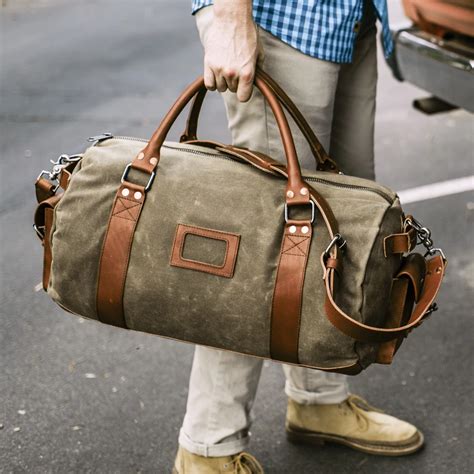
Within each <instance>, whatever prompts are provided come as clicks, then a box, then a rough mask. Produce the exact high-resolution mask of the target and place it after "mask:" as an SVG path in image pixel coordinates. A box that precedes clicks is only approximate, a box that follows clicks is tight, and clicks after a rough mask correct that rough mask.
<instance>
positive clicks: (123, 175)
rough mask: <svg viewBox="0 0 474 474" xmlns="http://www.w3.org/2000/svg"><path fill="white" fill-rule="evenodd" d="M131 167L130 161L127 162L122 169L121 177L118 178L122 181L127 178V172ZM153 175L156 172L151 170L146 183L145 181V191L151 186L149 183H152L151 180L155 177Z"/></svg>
mask: <svg viewBox="0 0 474 474" xmlns="http://www.w3.org/2000/svg"><path fill="white" fill-rule="evenodd" d="M131 167H132V163H129V164H128V165H127V166H126V167H125V169H124V170H123V174H122V177H121V178H120V181H121V182H122V183H123V182H124V181H126V180H127V178H128V173H129V172H130V168H131ZM155 176H156V173H155V172H154V171H152V172H151V174H150V177H149V178H148V183H146V186H145V192H147V191H148V190H149V189H150V188H151V185H152V184H153V180H154V179H155Z"/></svg>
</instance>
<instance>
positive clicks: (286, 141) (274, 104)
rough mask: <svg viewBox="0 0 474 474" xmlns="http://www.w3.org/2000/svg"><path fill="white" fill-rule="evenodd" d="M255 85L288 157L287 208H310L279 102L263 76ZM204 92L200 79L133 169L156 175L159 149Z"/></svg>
mask: <svg viewBox="0 0 474 474" xmlns="http://www.w3.org/2000/svg"><path fill="white" fill-rule="evenodd" d="M255 85H256V87H257V88H258V89H259V90H260V92H261V93H262V94H263V96H264V97H265V99H266V100H267V102H268V104H269V105H270V107H271V109H272V112H273V114H274V116H275V120H276V123H277V125H278V128H279V130H280V135H281V139H282V143H283V148H284V152H285V157H286V160H287V164H288V166H287V172H288V182H287V188H286V196H285V199H286V203H287V204H288V205H295V204H308V203H309V202H310V193H309V191H308V187H307V185H306V184H305V183H304V181H303V179H302V176H301V169H300V165H299V161H298V157H297V154H296V148H295V144H294V141H293V137H292V134H291V130H290V127H289V125H288V121H287V119H286V117H285V114H284V112H283V109H282V107H281V105H280V102H279V100H278V98H277V97H276V96H275V94H274V92H273V91H272V89H271V88H270V86H269V85H268V84H267V83H266V82H265V81H264V80H263V79H262V78H261V73H260V72H257V75H256V78H255ZM202 90H205V86H204V80H203V78H202V77H199V78H198V79H196V80H195V81H194V82H193V83H192V84H191V85H190V86H188V87H187V88H186V89H185V91H184V92H183V93H182V94H181V95H180V96H179V97H178V99H177V101H176V102H175V103H174V105H173V106H172V107H171V109H170V110H169V111H168V113H167V114H166V115H165V117H164V119H163V120H162V122H161V124H160V126H159V127H158V128H157V129H156V131H155V132H154V134H153V136H152V137H151V139H150V141H149V143H148V145H147V146H146V147H145V148H144V149H143V150H142V151H141V152H140V153H139V154H138V155H137V157H136V158H135V159H134V160H133V162H132V163H131V168H133V169H137V170H140V171H143V172H145V173H147V174H149V175H152V174H153V173H154V170H155V168H156V166H157V165H158V163H159V161H160V149H161V146H162V145H163V142H164V140H165V138H166V136H167V134H168V131H169V130H170V128H171V126H172V125H173V123H174V122H175V120H176V119H177V117H178V116H179V114H180V113H181V112H182V110H183V109H184V107H185V106H186V105H187V104H188V102H189V101H190V100H191V99H192V98H193V97H194V96H195V95H196V94H197V93H198V92H199V91H202Z"/></svg>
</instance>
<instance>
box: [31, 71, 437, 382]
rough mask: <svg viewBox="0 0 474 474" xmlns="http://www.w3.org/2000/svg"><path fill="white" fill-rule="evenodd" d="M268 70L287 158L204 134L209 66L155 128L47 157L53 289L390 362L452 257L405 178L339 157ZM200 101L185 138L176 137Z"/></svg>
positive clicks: (103, 315)
mask: <svg viewBox="0 0 474 474" xmlns="http://www.w3.org/2000/svg"><path fill="white" fill-rule="evenodd" d="M255 84H256V87H258V89H260V91H261V93H262V94H263V96H264V97H265V100H266V101H267V102H268V104H269V106H270V107H271V109H272V111H273V113H274V115H275V119H276V123H277V125H278V128H279V131H280V135H281V138H282V149H283V151H284V155H285V157H286V163H281V162H279V161H276V160H275V159H272V157H269V156H265V155H263V154H262V153H258V152H256V151H252V150H248V149H243V148H238V147H235V146H231V145H225V144H221V143H217V142H212V141H203V140H198V139H197V137H196V127H197V119H198V116H199V112H200V108H201V104H202V101H203V99H204V96H205V92H206V91H205V88H204V84H203V80H202V78H199V79H197V80H196V81H195V82H193V83H192V84H191V85H190V86H189V87H188V88H187V89H186V90H185V91H184V92H183V93H182V95H181V96H180V97H179V98H178V100H177V101H176V103H175V104H174V105H173V106H172V107H171V109H170V110H169V112H168V113H167V114H166V116H165V117H164V118H163V120H162V122H161V124H160V126H159V127H158V128H157V130H156V131H155V133H154V134H153V136H152V137H151V139H150V140H141V139H137V138H129V137H119V136H112V135H111V134H103V135H100V136H97V137H93V138H92V139H91V142H92V143H91V146H90V147H89V148H87V149H86V150H85V152H84V153H83V154H79V155H72V156H69V155H61V156H60V158H59V159H58V160H57V162H55V166H54V168H53V170H52V171H48V172H42V174H41V175H40V177H39V178H38V180H37V182H36V194H37V198H38V201H39V205H38V208H37V211H36V214H35V229H36V231H37V233H38V235H39V237H40V238H41V240H42V242H43V246H44V268H43V286H44V289H45V290H46V291H47V292H48V294H49V295H50V297H51V298H52V299H53V300H54V301H55V302H56V303H57V304H59V305H60V306H61V307H62V308H64V309H65V310H67V311H69V312H71V313H75V314H78V315H81V316H84V317H87V318H92V319H96V320H98V321H101V322H103V323H106V324H111V325H115V326H118V327H122V328H127V329H132V330H136V331H143V332H147V333H152V334H157V335H160V336H164V337H168V338H173V339H177V340H181V341H187V342H191V343H195V344H202V345H206V346H210V347H215V348H219V349H225V350H231V351H236V352H240V353H243V354H249V355H253V356H258V357H264V358H271V359H274V360H279V361H282V362H287V363H292V364H299V365H302V366H308V367H314V368H318V369H323V370H330V371H337V372H344V373H349V374H355V373H358V372H360V371H361V370H362V369H364V368H366V367H367V366H368V365H369V364H371V363H373V362H379V363H390V362H391V361H392V358H393V355H394V354H395V352H396V350H397V349H398V348H399V346H400V344H401V342H402V341H403V339H404V337H406V335H407V334H408V333H409V332H410V331H411V330H412V329H413V328H414V327H416V326H418V325H419V324H420V323H421V322H422V321H423V320H424V319H425V318H426V317H427V316H428V315H429V314H431V313H432V312H433V311H434V309H436V306H435V304H434V299H435V297H436V295H437V293H438V290H439V288H440V285H441V281H442V278H443V275H444V272H445V267H446V259H445V258H444V255H443V253H442V252H441V251H440V250H439V249H436V248H434V247H433V242H432V240H431V234H430V232H429V230H428V229H426V228H425V227H423V226H422V225H421V224H419V223H418V222H417V221H416V220H415V219H414V218H413V217H412V216H405V215H404V213H403V211H402V209H401V207H400V202H399V199H398V197H397V195H396V194H395V193H394V192H393V191H391V190H390V189H388V188H386V187H384V186H381V185H380V184H377V183H375V182H373V181H369V180H364V179H360V178H355V177H351V176H346V175H344V174H342V173H340V172H339V169H338V168H337V165H336V163H334V162H333V161H332V160H331V159H330V158H329V157H328V156H327V154H326V153H325V151H324V149H323V147H322V146H321V145H320V144H319V142H318V140H317V138H316V137H315V135H314V133H313V132H312V130H311V129H310V127H309V126H308V124H307V122H306V121H305V120H304V118H303V117H302V115H301V113H300V112H299V111H298V110H297V109H296V107H295V106H294V104H293V103H292V102H291V100H290V99H289V98H288V96H287V95H286V94H285V93H284V91H283V90H281V88H280V87H279V86H278V85H277V84H276V83H275V82H274V81H273V80H272V79H271V78H270V77H268V76H267V75H266V74H265V73H263V72H262V71H258V72H257V76H256V81H255ZM190 102H192V106H191V111H190V115H189V117H188V121H187V126H186V130H185V133H184V134H183V136H182V137H181V141H180V143H172V142H167V141H165V138H166V136H167V133H168V131H169V129H170V127H171V126H172V124H173V122H174V121H175V119H176V118H177V117H178V115H179V114H180V113H181V111H182V110H183V109H184V107H185V106H186V105H187V104H188V103H190ZM282 106H283V107H284V108H286V110H287V112H288V113H289V114H290V115H291V116H292V117H293V119H294V121H295V123H296V124H297V125H298V127H299V128H300V130H301V131H302V133H303V134H304V136H305V137H306V139H307V140H308V143H309V145H310V147H311V150H312V152H313V154H314V156H315V159H316V163H317V170H316V171H308V170H304V169H303V170H301V169H300V166H299V163H298V159H297V156H296V150H295V146H294V143H293V139H292V135H291V131H290V128H289V126H288V122H287V120H286V117H285V113H284V111H283V108H282ZM417 244H423V245H424V247H425V252H426V253H425V254H424V255H422V254H420V253H414V252H413V249H414V247H415V246H416V245H417Z"/></svg>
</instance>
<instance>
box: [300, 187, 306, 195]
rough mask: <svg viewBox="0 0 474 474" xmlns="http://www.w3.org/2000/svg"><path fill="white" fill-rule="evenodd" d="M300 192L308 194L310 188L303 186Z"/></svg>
mask: <svg viewBox="0 0 474 474" xmlns="http://www.w3.org/2000/svg"><path fill="white" fill-rule="evenodd" d="M300 193H301V195H303V196H306V195H307V194H308V188H301V189H300Z"/></svg>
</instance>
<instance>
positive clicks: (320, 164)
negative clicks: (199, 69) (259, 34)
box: [181, 69, 340, 173]
mask: <svg viewBox="0 0 474 474" xmlns="http://www.w3.org/2000/svg"><path fill="white" fill-rule="evenodd" d="M257 74H258V75H259V77H260V79H261V80H262V81H263V82H265V83H266V84H267V86H268V87H269V88H270V89H271V91H272V92H273V93H274V94H275V96H276V97H277V98H278V100H279V101H280V103H281V104H282V105H283V107H284V108H285V110H286V111H287V112H288V113H289V114H290V116H291V117H292V118H293V120H294V121H295V123H296V125H297V127H298V128H299V129H300V131H301V133H302V134H303V136H304V137H305V138H306V141H307V142H308V145H309V147H310V150H311V153H312V154H313V156H314V159H315V160H316V169H318V170H320V171H330V172H333V173H339V172H340V169H339V167H338V166H337V164H336V163H335V162H334V161H333V160H332V159H331V158H330V157H329V156H328V154H327V153H326V151H325V150H324V147H323V146H322V145H321V142H320V141H319V140H318V138H317V137H316V135H315V133H314V132H313V130H312V128H311V127H310V126H309V124H308V122H307V121H306V119H305V118H304V116H303V114H302V113H301V112H300V111H299V109H298V107H296V105H295V103H294V102H293V101H292V100H291V99H290V98H289V97H288V95H287V94H286V92H285V91H284V90H283V89H282V88H281V87H280V86H279V85H278V83H277V82H275V81H274V80H273V79H272V78H271V77H270V76H269V75H268V74H267V73H266V72H265V71H263V70H262V69H258V73H257ZM206 92H207V90H206V89H201V90H200V91H199V92H198V93H197V94H196V95H195V97H194V100H193V103H192V105H191V109H190V111H189V114H188V118H187V121H186V128H185V130H184V132H183V134H182V135H181V141H182V142H185V141H190V140H197V139H198V138H197V127H198V122H199V114H200V112H201V107H202V104H203V102H204V98H205V97H206Z"/></svg>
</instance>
